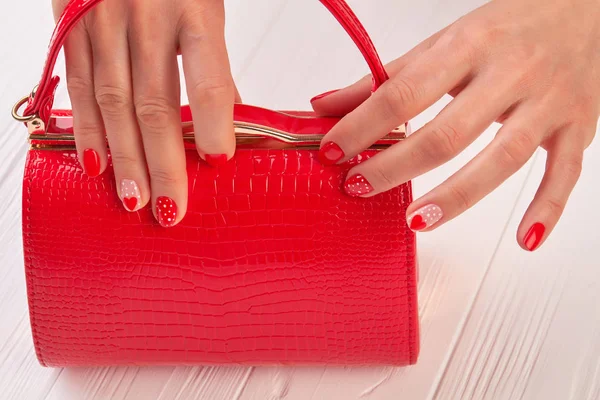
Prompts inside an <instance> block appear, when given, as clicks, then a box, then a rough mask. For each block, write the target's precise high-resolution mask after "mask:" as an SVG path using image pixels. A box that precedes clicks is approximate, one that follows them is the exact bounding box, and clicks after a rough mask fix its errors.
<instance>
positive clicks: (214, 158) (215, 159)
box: [204, 154, 227, 167]
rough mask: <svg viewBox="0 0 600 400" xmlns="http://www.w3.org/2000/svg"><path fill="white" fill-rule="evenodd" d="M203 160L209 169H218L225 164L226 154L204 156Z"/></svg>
mask: <svg viewBox="0 0 600 400" xmlns="http://www.w3.org/2000/svg"><path fill="white" fill-rule="evenodd" d="M204 159H205V160H206V163H207V164H208V165H210V166H211V167H219V166H221V165H225V164H227V154H206V155H205V156H204Z"/></svg>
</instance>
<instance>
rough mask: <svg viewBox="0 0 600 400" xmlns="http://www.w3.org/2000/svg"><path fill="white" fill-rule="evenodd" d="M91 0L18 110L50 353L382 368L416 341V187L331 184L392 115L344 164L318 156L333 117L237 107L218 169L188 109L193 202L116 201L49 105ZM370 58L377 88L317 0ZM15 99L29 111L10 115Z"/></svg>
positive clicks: (340, 15)
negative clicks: (200, 147) (171, 218)
mask: <svg viewBox="0 0 600 400" xmlns="http://www.w3.org/2000/svg"><path fill="white" fill-rule="evenodd" d="M99 2H100V0H72V1H71V3H70V4H69V5H68V6H67V8H66V10H65V12H64V14H63V16H62V17H61V19H60V21H59V23H58V26H57V28H56V31H55V33H54V36H53V38H52V42H51V44H50V51H49V56H48V61H47V63H46V66H45V69H44V73H43V76H42V79H41V82H40V84H39V86H38V87H37V89H36V90H35V91H34V92H33V93H32V94H31V95H30V96H28V97H27V98H25V99H23V100H21V101H20V102H19V103H18V104H17V105H15V108H14V110H13V115H14V117H15V118H17V119H18V120H19V121H22V122H24V123H26V125H27V127H28V130H29V135H30V143H31V148H30V151H29V154H28V158H27V164H26V170H25V177H24V184H23V242H24V251H25V271H26V276H27V291H28V298H29V310H30V317H31V328H32V331H33V338H34V342H35V349H36V352H37V356H38V359H39V361H40V363H41V364H42V365H45V366H99V365H149V364H151V365H159V364H168V365H192V364H252V365H264V364H295V365H296V364H354V365H368V364H379V365H381V364H387V365H406V364H411V363H414V362H416V359H417V355H418V352H419V335H418V313H417V299H416V292H417V291H416V273H417V271H416V260H415V235H414V233H413V232H411V230H410V229H409V228H408V226H407V224H406V209H407V207H408V205H409V204H410V203H411V201H412V195H411V186H410V184H404V185H402V186H400V187H398V188H395V189H393V190H391V191H389V192H386V193H383V194H380V195H378V196H375V197H373V198H370V199H362V198H351V197H348V196H346V195H345V194H343V191H342V189H341V188H342V185H343V182H344V179H345V177H346V173H347V171H348V170H349V168H350V167H351V166H352V165H353V164H355V163H359V162H361V161H364V160H365V159H367V158H369V157H371V156H373V155H375V154H377V152H378V151H380V150H381V149H384V148H386V147H388V146H390V145H391V144H394V143H397V142H398V141H399V140H402V138H403V134H404V129H402V128H399V129H397V130H395V131H394V132H392V133H390V135H388V136H387V137H385V138H384V139H382V140H380V141H379V142H377V143H376V144H375V145H374V146H373V147H372V148H370V149H369V150H367V151H365V152H364V153H363V154H361V155H360V156H359V157H356V158H355V159H354V160H352V161H350V162H348V163H346V164H344V165H339V166H323V165H321V164H320V163H319V162H318V158H317V153H318V148H319V145H320V141H321V139H322V137H323V135H324V134H325V133H326V132H328V131H329V129H331V127H333V126H334V125H335V124H336V123H337V122H338V120H339V119H336V118H322V117H316V116H315V115H314V114H311V113H305V112H276V111H270V110H267V109H262V108H257V107H253V106H249V105H238V106H236V108H235V121H236V122H235V127H236V136H237V141H238V151H237V154H236V155H235V157H234V159H233V160H232V161H231V162H230V163H228V164H227V165H224V166H221V167H219V168H212V167H209V166H208V165H206V164H205V163H204V162H203V161H202V160H201V159H200V158H199V156H198V154H197V153H196V152H195V151H193V150H194V145H193V127H192V122H191V121H192V119H191V113H190V110H189V107H187V106H184V107H182V127H183V129H182V131H183V140H184V141H185V142H186V144H187V145H188V147H189V150H190V151H187V173H188V175H189V182H190V183H189V185H190V186H189V211H188V213H187V216H186V218H185V219H184V220H183V222H182V223H181V224H179V225H178V226H176V227H174V228H171V229H164V228H162V227H160V226H159V224H158V223H157V222H156V221H155V219H154V217H153V215H152V211H151V210H150V209H149V208H146V209H143V210H140V211H139V212H137V213H133V214H132V213H129V212H126V211H125V210H124V209H123V207H122V206H121V202H120V200H119V198H118V196H117V191H116V188H115V182H114V175H113V171H112V167H111V166H110V165H109V168H108V170H107V171H106V173H104V174H103V175H102V176H100V177H98V178H93V179H92V178H89V177H88V176H86V175H85V174H84V173H83V171H82V169H81V168H80V166H79V163H78V160H77V155H76V152H75V146H74V139H73V128H72V118H71V112H70V111H67V110H53V109H52V104H53V98H54V92H55V90H56V87H57V85H58V78H57V77H52V73H53V69H54V64H55V62H56V59H57V57H58V53H59V51H60V49H61V48H62V46H63V44H64V41H65V38H66V36H67V35H68V33H69V32H70V31H71V29H72V28H73V27H74V26H75V24H76V23H77V22H78V21H79V20H80V19H81V18H82V17H83V16H84V15H85V14H86V13H87V12H88V11H90V9H91V8H92V7H94V6H95V5H96V4H98V3H99ZM321 2H322V3H323V4H324V5H325V6H326V7H327V8H328V9H329V10H330V11H331V12H332V13H333V14H334V15H335V17H336V18H337V20H338V21H339V22H340V23H341V24H342V25H343V27H344V28H345V29H346V31H347V32H348V33H349V34H350V36H351V37H352V39H353V40H354V42H355V43H356V45H357V46H358V47H359V49H360V50H361V52H362V53H363V55H364V56H365V58H366V60H367V62H368V64H369V67H370V69H371V71H372V74H373V81H374V86H375V88H377V87H379V86H380V85H381V84H382V83H384V82H385V81H386V79H387V78H388V77H387V74H386V72H385V69H384V67H383V65H382V63H381V61H380V59H379V57H378V55H377V53H376V51H375V48H374V46H373V44H372V43H371V40H370V39H369V37H368V35H367V33H366V32H365V30H364V28H363V27H362V26H361V24H360V23H359V21H358V20H357V19H356V16H355V15H354V14H353V12H352V11H351V10H350V8H349V7H348V5H347V4H346V3H345V2H344V1H341V0H321ZM23 106H25V109H24V111H23V114H19V112H20V110H21V108H23Z"/></svg>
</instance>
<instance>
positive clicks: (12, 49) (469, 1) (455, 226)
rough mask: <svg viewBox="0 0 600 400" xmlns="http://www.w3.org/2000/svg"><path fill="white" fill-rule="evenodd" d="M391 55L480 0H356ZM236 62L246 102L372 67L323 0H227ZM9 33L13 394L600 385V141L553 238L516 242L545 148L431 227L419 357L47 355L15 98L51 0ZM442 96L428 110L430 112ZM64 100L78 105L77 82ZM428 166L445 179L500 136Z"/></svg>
mask: <svg viewBox="0 0 600 400" xmlns="http://www.w3.org/2000/svg"><path fill="white" fill-rule="evenodd" d="M350 3H351V5H352V6H353V7H354V8H355V10H356V12H357V13H358V14H359V16H360V17H361V19H362V20H363V21H364V23H365V25H366V26H367V28H368V30H369V31H370V32H371V34H372V36H373V39H374V41H375V43H376V44H377V46H378V48H379V49H380V51H381V54H382V57H383V58H384V60H385V61H390V60H392V59H393V58H395V57H397V56H399V55H401V54H402V53H403V52H405V51H406V50H408V49H410V48H411V47H412V46H413V45H415V44H416V43H418V42H419V41H420V40H422V39H424V38H426V37H427V36H429V35H430V34H431V33H433V32H435V31H437V30H439V29H441V28H442V27H444V26H445V25H447V24H448V23H451V22H452V21H454V20H455V19H456V18H458V17H460V16H461V15H462V14H464V13H466V12H468V11H470V10H472V9H474V8H476V7H477V6H479V5H480V4H481V3H483V0H455V1H441V0H419V1H409V0H370V1H366V0H362V1H361V0H353V1H350ZM226 4H227V9H228V42H229V48H230V51H231V58H232V65H233V71H234V74H235V77H236V80H237V82H238V85H239V88H240V90H241V92H242V94H243V96H244V99H245V101H246V102H249V103H254V104H259V105H268V106H270V107H276V108H288V109H289V108H300V109H307V107H308V101H307V99H309V98H311V97H312V96H313V95H315V94H317V93H320V92H322V91H325V90H328V89H332V88H335V87H340V86H343V85H346V84H348V83H350V82H352V81H353V80H355V79H357V78H359V77H361V76H362V75H363V74H364V73H366V71H367V70H366V67H365V66H364V63H362V61H361V58H360V56H359V55H358V54H357V52H356V51H355V50H354V49H353V46H352V44H351V43H350V42H349V41H348V40H347V39H346V38H345V37H344V35H343V33H342V32H341V30H340V29H339V28H338V27H337V26H336V25H335V23H334V22H333V20H332V19H331V17H330V16H329V15H328V14H327V13H326V12H324V11H323V10H321V9H319V7H320V6H319V5H318V4H317V1H312V2H309V1H300V0H289V1H284V0H253V1H243V0H228V1H227V2H226ZM0 15H1V18H2V24H0V36H1V37H3V38H4V41H3V42H2V43H1V44H0V110H4V112H3V113H2V115H1V116H0V132H2V133H1V135H0V210H2V211H1V212H0V278H1V279H0V315H2V324H0V399H7V400H8V399H15V400H17V399H18V400H22V399H26V400H37V399H52V400H71V399H73V400H80V399H144V400H146V399H160V400H167V399H209V400H220V399H227V400H229V399H240V400H250V399H256V400H267V399H290V400H299V399H328V400H336V399H344V400H346V399H355V398H363V399H411V400H412V399H414V400H421V399H439V400H447V399H550V400H554V399H557V400H558V399H560V400H562V399H574V400H587V399H590V400H591V399H600V307H599V305H600V261H598V246H599V245H600V234H598V225H599V224H598V221H600V207H599V206H598V204H599V199H600V189H599V181H598V173H599V171H600V143H599V142H598V141H596V143H595V144H594V145H593V146H592V147H591V148H590V149H589V150H588V152H587V157H586V160H585V168H584V173H583V176H582V178H581V182H580V184H579V186H578V187H577V189H576V190H575V193H574V194H573V197H572V200H571V203H570V206H569V207H568V208H567V210H566V212H565V215H564V217H563V219H562V221H561V223H560V224H559V226H558V227H557V228H556V230H555V232H554V234H553V235H552V237H551V239H550V240H549V242H548V243H547V244H546V245H545V246H544V248H542V249H541V250H540V251H539V252H537V253H535V254H528V253H525V252H523V251H522V250H520V248H519V247H518V246H517V244H516V242H515V231H516V227H517V224H518V221H519V219H520V217H521V216H522V214H523V212H524V211H525V209H526V207H527V204H528V202H529V201H530V199H531V198H532V196H533V193H534V191H535V189H536V187H537V185H538V183H539V181H540V178H541V176H542V172H543V168H544V158H545V155H544V154H543V153H540V154H538V155H537V156H536V157H535V158H534V159H533V160H532V162H530V163H529V164H528V165H527V166H526V167H525V168H523V170H522V171H520V172H519V173H517V174H516V175H515V176H514V177H513V178H511V179H510V180H509V181H507V182H506V183H505V184H504V185H503V186H502V187H501V188H500V189H499V190H497V191H496V192H495V193H494V194H492V195H491V196H489V197H488V198H487V199H485V200H484V201H482V202H481V203H480V204H479V205H477V206H476V207H475V208H473V209H472V210H470V211H469V212H467V213H466V214H465V215H464V216H463V217H462V218H459V219H457V220H456V221H454V222H452V223H450V224H448V225H446V226H444V227H443V228H442V229H440V230H438V231H436V232H435V233H431V234H427V235H422V236H420V238H419V239H420V242H419V256H420V260H421V282H420V287H419V296H420V314H421V323H422V354H421V358H420V361H419V364H418V365H417V366H414V367H410V368H265V367H257V368H235V367H232V368H216V367H214V368H213V367H198V368H183V367H179V368H101V369H64V370H54V369H44V368H41V367H40V366H39V365H38V363H37V361H36V359H35V356H34V352H33V347H32V342H31V335H30V332H29V320H28V315H27V301H26V297H25V280H24V275H23V263H22V247H21V238H20V231H21V229H20V209H21V204H20V199H21V195H20V185H21V176H22V169H23V162H24V158H25V153H26V149H27V144H26V140H25V135H24V132H23V127H22V126H20V125H18V124H16V123H14V122H13V121H12V120H11V119H10V118H9V116H8V113H7V112H6V111H7V110H9V108H10V107H11V106H12V104H13V103H14V101H15V100H16V99H18V98H20V97H21V96H23V95H24V94H25V93H26V92H27V91H28V90H30V89H31V86H32V85H33V84H34V83H35V82H36V80H37V79H38V77H39V73H40V69H41V66H42V64H43V60H44V56H45V46H46V43H47V40H48V38H49V37H50V33H51V30H52V17H51V13H50V0H19V1H11V2H5V3H4V4H3V5H2V14H0ZM445 102H447V99H444V100H443V101H441V102H440V103H439V104H437V105H436V106H434V107H432V108H431V109H430V110H428V111H427V112H425V113H423V115H421V116H419V117H418V118H417V119H416V120H415V121H414V125H415V126H416V127H419V126H421V125H422V124H423V123H424V122H426V121H427V120H429V119H431V118H432V117H433V116H434V115H435V113H436V112H437V111H439V110H440V109H441V107H442V106H443V104H444V103H445ZM58 104H59V105H62V106H66V105H68V100H67V97H66V92H65V90H64V87H63V89H62V90H61V92H60V94H59V99H58ZM496 130H497V126H494V127H492V128H491V129H490V130H489V131H488V132H486V133H485V134H484V135H483V136H482V137H481V138H480V139H479V140H478V141H477V142H476V143H475V144H474V145H473V146H471V147H470V148H469V149H468V150H467V151H465V152H464V154H462V155H461V156H459V157H458V158H457V159H456V160H454V161H452V162H451V163H450V164H448V165H446V166H445V167H443V168H440V169H439V170H436V171H434V172H432V173H430V174H428V175H426V176H424V177H421V178H419V179H418V180H417V181H416V182H415V187H416V191H417V193H418V194H422V193H424V192H425V191H426V190H428V189H429V188H432V187H434V185H436V184H438V183H440V182H441V181H442V180H443V179H445V178H446V177H448V176H449V175H450V174H451V173H452V172H454V171H455V170H457V168H458V167H460V166H461V165H463V164H464V163H465V162H466V161H467V160H469V159H470V158H472V157H473V156H474V155H475V154H476V153H477V152H478V151H479V150H480V149H482V148H483V146H485V144H486V143H488V142H489V140H490V139H491V138H492V136H493V134H494V133H495V131H496Z"/></svg>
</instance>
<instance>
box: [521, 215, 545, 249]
mask: <svg viewBox="0 0 600 400" xmlns="http://www.w3.org/2000/svg"><path fill="white" fill-rule="evenodd" d="M545 232H546V227H545V226H544V225H543V224H540V223H539V222H537V223H535V224H533V226H532V227H531V228H530V229H529V232H527V234H526V235H525V238H524V239H523V243H524V244H525V247H526V248H527V250H529V251H534V250H535V249H537V248H538V246H539V245H540V243H541V242H542V239H543V238H544V233H545Z"/></svg>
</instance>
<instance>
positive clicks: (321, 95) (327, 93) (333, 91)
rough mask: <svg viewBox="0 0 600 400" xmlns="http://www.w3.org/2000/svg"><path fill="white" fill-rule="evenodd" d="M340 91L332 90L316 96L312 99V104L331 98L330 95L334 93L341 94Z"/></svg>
mask: <svg viewBox="0 0 600 400" xmlns="http://www.w3.org/2000/svg"><path fill="white" fill-rule="evenodd" d="M339 91H340V90H339V89H336V90H330V91H329V92H325V93H321V94H320V95H318V96H315V97H313V98H312V99H310V102H311V103H312V102H315V101H317V100H321V99H323V98H325V97H327V96H329V95H330V94H334V93H336V92H339Z"/></svg>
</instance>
